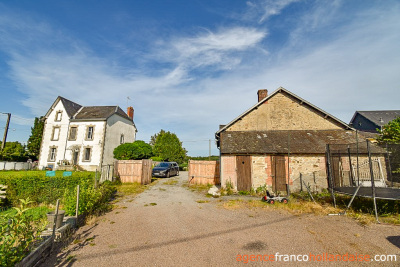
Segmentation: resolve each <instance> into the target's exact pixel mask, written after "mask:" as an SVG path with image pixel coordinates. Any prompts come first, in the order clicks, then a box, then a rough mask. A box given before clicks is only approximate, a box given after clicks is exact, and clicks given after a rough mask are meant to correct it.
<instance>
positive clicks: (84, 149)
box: [82, 146, 93, 162]
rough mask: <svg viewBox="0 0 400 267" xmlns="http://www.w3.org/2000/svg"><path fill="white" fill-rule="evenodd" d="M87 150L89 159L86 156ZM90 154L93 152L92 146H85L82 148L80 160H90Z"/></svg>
mask: <svg viewBox="0 0 400 267" xmlns="http://www.w3.org/2000/svg"><path fill="white" fill-rule="evenodd" d="M87 151H89V159H87V158H86V156H87ZM92 154H93V147H91V146H85V147H84V148H83V155H82V162H90V161H92Z"/></svg>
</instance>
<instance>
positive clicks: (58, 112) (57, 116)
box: [56, 111, 62, 121]
mask: <svg viewBox="0 0 400 267" xmlns="http://www.w3.org/2000/svg"><path fill="white" fill-rule="evenodd" d="M61 118H62V111H57V113H56V121H61Z"/></svg>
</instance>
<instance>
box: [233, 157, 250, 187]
mask: <svg viewBox="0 0 400 267" xmlns="http://www.w3.org/2000/svg"><path fill="white" fill-rule="evenodd" d="M236 169H237V190H238V191H250V190H251V159H250V156H236Z"/></svg>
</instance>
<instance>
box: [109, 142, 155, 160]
mask: <svg viewBox="0 0 400 267" xmlns="http://www.w3.org/2000/svg"><path fill="white" fill-rule="evenodd" d="M152 155H153V149H152V148H151V146H150V145H149V144H146V143H145V142H144V141H140V140H138V141H136V142H134V143H125V144H122V145H119V146H118V147H116V148H115V149H114V158H115V159H118V160H129V159H148V158H150V157H151V156H152Z"/></svg>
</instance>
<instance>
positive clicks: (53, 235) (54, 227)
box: [51, 199, 60, 245]
mask: <svg viewBox="0 0 400 267" xmlns="http://www.w3.org/2000/svg"><path fill="white" fill-rule="evenodd" d="M59 206H60V200H59V199H57V204H56V211H55V213H54V220H53V233H52V234H51V241H52V245H53V242H54V238H55V235H56V222H57V217H58V208H59Z"/></svg>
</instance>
